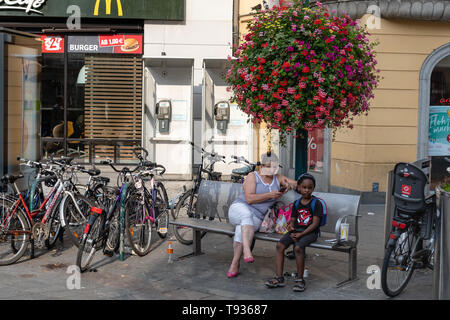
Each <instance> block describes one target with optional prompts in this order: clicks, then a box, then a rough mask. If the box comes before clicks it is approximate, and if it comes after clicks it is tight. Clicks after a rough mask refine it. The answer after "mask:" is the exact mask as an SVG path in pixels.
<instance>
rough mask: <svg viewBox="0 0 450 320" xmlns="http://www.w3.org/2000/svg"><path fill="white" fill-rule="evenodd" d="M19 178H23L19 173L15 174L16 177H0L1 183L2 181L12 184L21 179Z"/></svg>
mask: <svg viewBox="0 0 450 320" xmlns="http://www.w3.org/2000/svg"><path fill="white" fill-rule="evenodd" d="M21 178H23V174H21V173H19V174H16V175H13V174H5V175H4V176H3V177H2V179H1V181H2V182H3V183H14V182H15V181H16V180H18V179H21Z"/></svg>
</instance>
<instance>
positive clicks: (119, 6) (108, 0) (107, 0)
mask: <svg viewBox="0 0 450 320" xmlns="http://www.w3.org/2000/svg"><path fill="white" fill-rule="evenodd" d="M111 1H112V0H105V4H106V9H105V13H106V14H108V15H110V14H111ZM100 2H101V0H96V2H95V7H94V16H98V9H99V6H100ZM116 2H117V15H118V16H119V17H121V16H123V10H122V3H121V2H120V0H116Z"/></svg>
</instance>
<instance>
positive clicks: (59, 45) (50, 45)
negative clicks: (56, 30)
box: [41, 35, 64, 53]
mask: <svg viewBox="0 0 450 320" xmlns="http://www.w3.org/2000/svg"><path fill="white" fill-rule="evenodd" d="M41 40H42V53H64V36H54V35H53V36H41Z"/></svg>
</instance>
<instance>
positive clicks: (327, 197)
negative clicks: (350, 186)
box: [278, 190, 361, 237]
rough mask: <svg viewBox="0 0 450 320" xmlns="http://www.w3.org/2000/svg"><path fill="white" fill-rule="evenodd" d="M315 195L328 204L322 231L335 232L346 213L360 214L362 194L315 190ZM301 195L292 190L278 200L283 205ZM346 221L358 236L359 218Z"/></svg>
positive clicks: (350, 233) (350, 230)
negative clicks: (337, 224) (337, 223)
mask: <svg viewBox="0 0 450 320" xmlns="http://www.w3.org/2000/svg"><path fill="white" fill-rule="evenodd" d="M313 195H315V196H316V197H319V198H321V199H322V200H323V201H325V204H326V206H327V223H326V224H325V225H324V226H322V227H320V231H321V232H326V233H335V226H336V222H337V221H338V219H339V218H341V217H344V216H346V215H350V216H353V217H355V216H357V215H358V211H359V202H360V199H361V196H357V195H349V194H341V193H327V192H314V193H313ZM300 197H301V195H300V194H299V193H297V192H295V191H292V190H290V191H288V192H287V193H286V194H285V195H283V196H282V197H281V198H280V199H279V200H278V201H279V202H281V203H282V204H283V205H288V204H289V203H292V202H294V201H296V200H297V199H298V198H300ZM346 222H348V223H349V224H350V226H349V227H350V228H349V235H350V236H355V237H356V236H357V227H358V225H357V219H348V220H347V221H346Z"/></svg>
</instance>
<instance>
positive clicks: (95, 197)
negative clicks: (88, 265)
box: [60, 166, 111, 247]
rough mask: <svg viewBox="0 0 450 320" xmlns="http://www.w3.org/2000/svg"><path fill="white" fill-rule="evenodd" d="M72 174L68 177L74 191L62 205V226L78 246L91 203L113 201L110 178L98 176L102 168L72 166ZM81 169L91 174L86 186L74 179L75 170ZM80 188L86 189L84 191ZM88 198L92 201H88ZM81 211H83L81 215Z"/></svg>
mask: <svg viewBox="0 0 450 320" xmlns="http://www.w3.org/2000/svg"><path fill="white" fill-rule="evenodd" d="M71 169H72V170H73V171H72V175H70V176H69V178H68V179H67V183H68V185H70V190H71V191H72V193H67V194H65V195H64V198H63V199H62V201H61V205H60V221H61V226H62V227H64V228H65V229H67V230H68V233H69V235H70V239H71V241H72V243H73V244H74V245H75V246H76V247H78V246H79V242H80V236H81V235H82V233H83V228H84V226H85V225H86V223H87V221H88V215H86V214H85V213H87V212H88V211H89V205H90V204H92V203H94V204H96V205H98V206H104V207H107V206H109V203H110V201H111V189H109V188H108V187H107V185H108V183H109V181H110V179H109V178H107V177H98V175H100V173H101V172H100V170H98V169H90V170H86V169H85V168H84V167H83V166H71ZM74 171H80V172H83V173H86V174H88V175H89V179H88V183H87V185H86V186H84V185H77V184H75V183H74V182H73V181H72V177H73V172H74ZM80 189H85V190H84V192H82V191H81V190H80ZM85 199H88V200H89V201H90V202H86V201H85ZM80 213H83V214H81V215H80Z"/></svg>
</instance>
